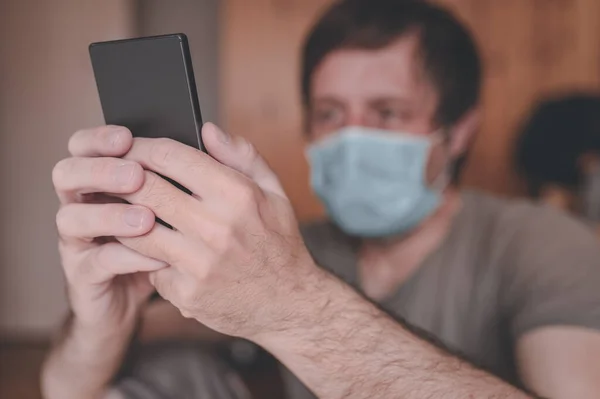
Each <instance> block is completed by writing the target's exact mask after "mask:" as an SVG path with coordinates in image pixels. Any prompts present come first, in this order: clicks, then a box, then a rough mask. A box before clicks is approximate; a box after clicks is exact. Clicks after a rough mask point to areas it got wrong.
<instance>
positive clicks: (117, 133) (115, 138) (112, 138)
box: [107, 126, 123, 147]
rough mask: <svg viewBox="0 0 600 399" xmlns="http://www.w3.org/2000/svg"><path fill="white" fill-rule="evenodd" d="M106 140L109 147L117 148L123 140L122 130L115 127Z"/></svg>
mask: <svg viewBox="0 0 600 399" xmlns="http://www.w3.org/2000/svg"><path fill="white" fill-rule="evenodd" d="M107 140H108V143H109V145H110V146H111V147H117V146H118V145H119V144H120V143H121V140H123V129H121V128H120V127H117V126H115V127H113V128H112V129H111V131H110V132H109V133H108V139H107Z"/></svg>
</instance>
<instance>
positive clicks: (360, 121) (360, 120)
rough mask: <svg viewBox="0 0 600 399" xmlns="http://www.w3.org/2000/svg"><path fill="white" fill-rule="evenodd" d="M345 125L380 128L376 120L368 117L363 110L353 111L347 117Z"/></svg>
mask: <svg viewBox="0 0 600 399" xmlns="http://www.w3.org/2000/svg"><path fill="white" fill-rule="evenodd" d="M346 125H348V126H362V127H370V128H381V126H380V124H379V121H378V120H377V118H373V117H372V116H371V117H369V113H368V112H365V111H364V110H355V111H354V112H352V114H351V115H349V117H348V119H347V121H346Z"/></svg>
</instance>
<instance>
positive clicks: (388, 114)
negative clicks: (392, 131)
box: [379, 107, 399, 121]
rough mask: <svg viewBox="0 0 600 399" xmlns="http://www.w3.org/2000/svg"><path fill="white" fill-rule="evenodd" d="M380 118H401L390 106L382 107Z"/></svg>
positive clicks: (387, 119) (386, 119) (385, 119)
mask: <svg viewBox="0 0 600 399" xmlns="http://www.w3.org/2000/svg"><path fill="white" fill-rule="evenodd" d="M379 118H380V119H381V120H382V121H389V120H395V119H398V118H399V114H398V112H397V111H396V110H395V109H393V108H390V107H385V108H381V109H380V110H379Z"/></svg>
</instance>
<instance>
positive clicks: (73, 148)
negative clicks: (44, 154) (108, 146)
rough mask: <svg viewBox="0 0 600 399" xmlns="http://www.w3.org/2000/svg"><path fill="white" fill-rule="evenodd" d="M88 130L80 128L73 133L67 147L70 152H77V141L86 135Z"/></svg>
mask: <svg viewBox="0 0 600 399" xmlns="http://www.w3.org/2000/svg"><path fill="white" fill-rule="evenodd" d="M87 132H88V130H87V129H79V130H77V131H76V132H75V133H73V134H72V135H71V137H70V138H69V142H68V144H67V148H68V150H69V153H70V154H74V153H75V151H76V145H77V141H78V140H79V139H80V138H82V137H84V136H85V135H86V134H87Z"/></svg>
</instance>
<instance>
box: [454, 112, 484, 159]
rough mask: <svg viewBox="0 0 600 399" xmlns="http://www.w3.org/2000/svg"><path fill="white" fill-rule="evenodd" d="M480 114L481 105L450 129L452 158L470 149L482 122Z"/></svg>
mask: <svg viewBox="0 0 600 399" xmlns="http://www.w3.org/2000/svg"><path fill="white" fill-rule="evenodd" d="M480 115H481V113H480V109H479V107H478V106H475V107H473V108H471V109H470V110H469V111H467V113H466V114H465V115H464V116H463V117H462V118H461V119H460V120H459V121H458V122H457V123H456V124H455V125H454V126H453V127H452V129H451V131H450V156H452V158H458V157H460V156H461V155H464V154H465V153H466V152H467V151H468V149H469V147H470V145H471V142H472V141H473V138H474V137H475V132H476V131H477V129H478V128H479V124H480V123H481V117H480Z"/></svg>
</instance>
